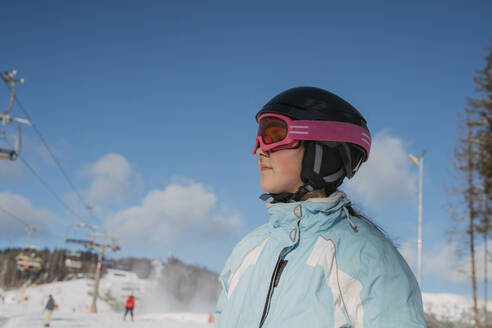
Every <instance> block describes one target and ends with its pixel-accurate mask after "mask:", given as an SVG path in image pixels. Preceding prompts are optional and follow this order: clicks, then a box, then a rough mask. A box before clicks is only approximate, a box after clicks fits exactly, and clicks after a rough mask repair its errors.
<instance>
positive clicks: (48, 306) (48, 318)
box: [44, 295, 56, 327]
mask: <svg viewBox="0 0 492 328" xmlns="http://www.w3.org/2000/svg"><path fill="white" fill-rule="evenodd" d="M55 307H56V304H55V300H54V299H53V296H51V295H50V296H49V298H48V303H46V306H45V307H44V309H45V310H46V315H45V317H44V326H45V327H49V326H50V323H51V314H52V313H53V310H54V309H55Z"/></svg>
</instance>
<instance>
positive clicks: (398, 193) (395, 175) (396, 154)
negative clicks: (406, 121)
mask: <svg viewBox="0 0 492 328" xmlns="http://www.w3.org/2000/svg"><path fill="white" fill-rule="evenodd" d="M416 181H417V175H416V171H415V169H414V168H413V167H412V164H411V163H410V161H409V160H408V151H407V150H406V149H405V145H404V142H403V141H402V140H401V139H399V138H398V137H395V136H392V135H390V134H389V133H388V132H387V131H382V132H379V133H377V134H376V135H375V137H374V139H373V142H372V147H371V154H370V157H369V161H367V162H366V163H363V164H362V166H361V168H360V170H359V172H358V173H357V174H356V175H355V176H354V178H352V179H351V180H349V181H346V183H345V186H346V188H347V191H349V192H350V193H351V194H356V197H357V198H360V199H361V200H362V201H364V202H365V203H367V204H368V205H382V204H384V203H386V202H388V201H392V200H402V199H403V200H406V199H412V197H415V192H416Z"/></svg>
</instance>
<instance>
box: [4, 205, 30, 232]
mask: <svg viewBox="0 0 492 328" xmlns="http://www.w3.org/2000/svg"><path fill="white" fill-rule="evenodd" d="M0 211H2V212H4V213H6V214H7V215H8V216H9V217H10V218H12V219H15V220H17V221H19V222H20V223H22V224H23V225H25V226H26V227H28V228H29V227H31V225H30V224H28V223H27V222H26V221H25V220H23V219H21V218H20V217H18V216H17V215H15V214H13V213H12V212H10V211H7V210H6V209H4V208H2V207H0Z"/></svg>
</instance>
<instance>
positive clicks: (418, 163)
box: [408, 150, 425, 286]
mask: <svg viewBox="0 0 492 328" xmlns="http://www.w3.org/2000/svg"><path fill="white" fill-rule="evenodd" d="M424 155H425V150H424V152H423V153H422V154H420V156H419V157H415V156H414V155H412V154H408V158H409V159H410V162H412V164H413V165H415V166H418V168H419V228H418V239H417V252H418V257H417V282H418V284H419V286H422V284H421V281H422V280H421V276H422V183H423V171H424Z"/></svg>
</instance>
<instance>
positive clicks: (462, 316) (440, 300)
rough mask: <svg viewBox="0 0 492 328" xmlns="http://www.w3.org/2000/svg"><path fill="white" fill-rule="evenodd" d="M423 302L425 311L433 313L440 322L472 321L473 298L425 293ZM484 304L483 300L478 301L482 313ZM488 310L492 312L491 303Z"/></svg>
mask: <svg viewBox="0 0 492 328" xmlns="http://www.w3.org/2000/svg"><path fill="white" fill-rule="evenodd" d="M422 301H423V303H424V311H425V312H426V313H432V314H433V315H434V316H435V318H436V319H438V320H439V321H450V322H457V321H462V322H466V323H471V321H472V315H473V313H472V307H473V299H472V297H471V296H463V295H455V294H430V293H423V294H422ZM483 303H484V302H483V300H482V299H479V300H478V307H479V309H480V311H482V310H483V306H484V305H483ZM487 310H488V312H492V304H490V303H489V305H488V307H487Z"/></svg>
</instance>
